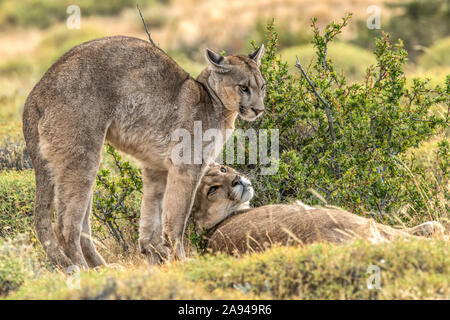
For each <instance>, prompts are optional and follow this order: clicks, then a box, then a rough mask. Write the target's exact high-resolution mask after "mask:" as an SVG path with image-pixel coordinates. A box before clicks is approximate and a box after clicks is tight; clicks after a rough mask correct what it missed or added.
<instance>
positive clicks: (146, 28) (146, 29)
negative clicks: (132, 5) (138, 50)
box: [136, 4, 156, 47]
mask: <svg viewBox="0 0 450 320" xmlns="http://www.w3.org/2000/svg"><path fill="white" fill-rule="evenodd" d="M136 7H137V9H138V11H139V15H140V16H141V19H142V23H143V24H144V27H145V32H147V35H148V40H149V41H150V43H151V44H152V46H154V47H156V44H155V43H154V42H153V40H152V37H151V35H150V31H148V27H147V24H146V23H145V20H144V16H143V15H142V12H141V9H140V8H139V5H138V4H136Z"/></svg>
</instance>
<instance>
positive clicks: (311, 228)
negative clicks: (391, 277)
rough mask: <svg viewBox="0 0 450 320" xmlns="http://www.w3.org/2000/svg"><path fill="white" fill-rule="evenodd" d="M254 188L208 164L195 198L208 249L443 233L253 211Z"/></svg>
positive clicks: (308, 213) (315, 212)
mask: <svg viewBox="0 0 450 320" xmlns="http://www.w3.org/2000/svg"><path fill="white" fill-rule="evenodd" d="M252 197H253V189H252V187H251V185H250V182H249V181H248V179H247V178H246V177H244V176H243V175H241V174H239V173H238V172H236V171H235V170H233V169H232V168H229V167H226V166H220V165H216V164H214V165H210V167H209V168H208V170H207V172H206V174H205V176H204V177H203V180H202V182H201V184H200V186H199V189H198V191H197V194H196V199H195V203H194V207H193V211H192V218H193V221H194V225H195V227H196V230H197V231H199V230H207V232H206V237H207V245H206V247H207V249H210V250H212V251H213V252H217V251H221V252H225V253H229V254H233V253H245V252H247V251H261V250H264V249H265V248H266V247H268V246H270V245H272V244H282V245H294V244H298V243H305V244H306V243H313V242H319V241H329V242H334V243H342V242H346V241H351V240H355V239H359V238H363V239H368V240H370V241H373V242H380V241H389V240H392V239H394V238H396V237H403V238H410V237H414V236H430V235H431V234H433V233H434V232H443V227H442V226H441V225H440V224H439V223H438V222H435V221H430V222H425V223H423V224H421V225H418V226H416V227H413V228H405V229H394V228H392V227H389V226H386V225H383V224H379V223H376V222H375V221H373V220H371V219H367V218H363V217H360V216H357V215H355V214H352V213H349V212H347V211H344V210H341V209H334V208H328V207H327V208H314V207H309V206H307V205H305V204H303V203H301V202H298V203H297V204H295V205H284V204H283V205H267V206H262V207H259V208H250V207H249V201H250V199H251V198H252Z"/></svg>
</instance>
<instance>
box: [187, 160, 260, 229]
mask: <svg viewBox="0 0 450 320" xmlns="http://www.w3.org/2000/svg"><path fill="white" fill-rule="evenodd" d="M252 198H253V188H252V186H251V183H250V181H249V180H248V179H247V177H245V176H244V175H243V174H241V173H239V172H237V171H236V170H234V169H233V168H230V167H227V166H222V165H219V164H215V163H214V164H211V165H209V167H208V169H207V170H206V173H205V175H204V177H203V179H202V181H201V183H200V185H199V187H198V189H197V194H196V196H195V202H194V206H193V208H192V218H193V220H194V221H195V225H196V228H197V229H198V231H200V230H203V229H209V228H212V227H213V226H215V225H216V224H218V223H219V222H220V221H222V220H223V219H225V218H226V217H227V216H229V215H230V214H231V213H233V212H235V211H238V210H242V209H247V208H249V201H250V200H251V199H252Z"/></svg>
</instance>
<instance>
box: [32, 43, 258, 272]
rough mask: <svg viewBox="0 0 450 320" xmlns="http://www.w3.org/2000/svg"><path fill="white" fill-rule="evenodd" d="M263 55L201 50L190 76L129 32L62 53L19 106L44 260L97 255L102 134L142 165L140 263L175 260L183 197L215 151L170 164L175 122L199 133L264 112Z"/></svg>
mask: <svg viewBox="0 0 450 320" xmlns="http://www.w3.org/2000/svg"><path fill="white" fill-rule="evenodd" d="M263 53H264V47H263V46H261V47H260V48H259V49H258V50H256V51H255V52H253V53H251V54H250V55H248V56H227V57H223V56H221V55H219V54H217V53H215V52H213V51H211V50H208V49H207V50H206V58H207V61H208V62H209V66H208V67H207V68H206V69H204V70H203V71H202V72H201V74H200V75H199V76H198V78H197V80H195V79H193V78H191V77H190V76H189V74H188V73H186V72H185V71H184V70H182V69H181V68H180V67H179V66H178V65H177V64H176V62H174V61H173V60H172V59H171V58H170V57H169V56H167V55H166V54H165V53H164V52H163V51H162V50H161V49H159V48H157V47H154V46H152V45H151V44H150V43H148V42H146V41H143V40H140V39H136V38H132V37H124V36H116V37H109V38H102V39H97V40H93V41H89V42H86V43H84V44H81V45H78V46H76V47H74V48H73V49H71V50H70V51H68V52H67V53H65V54H64V55H63V56H62V57H61V58H60V59H59V60H58V61H57V62H56V63H55V64H54V65H53V66H52V67H51V68H50V69H49V70H48V71H47V72H46V73H45V75H44V76H43V78H42V79H41V80H40V81H39V83H38V84H37V85H36V86H35V87H34V89H33V90H32V92H31V93H30V95H29V97H28V99H27V101H26V103H25V108H24V113H23V131H24V135H25V140H26V144H27V148H28V150H29V152H30V155H31V158H32V161H33V165H34V168H35V174H36V200H35V219H36V230H37V233H38V236H39V240H40V241H41V243H42V244H43V246H44V248H45V250H46V252H47V254H48V256H49V257H50V258H51V260H52V261H53V262H55V263H56V264H58V265H60V266H68V265H72V264H75V265H79V266H82V267H88V266H89V267H95V266H98V265H102V264H104V263H105V261H104V260H103V258H102V257H101V256H100V255H99V254H98V252H97V251H96V249H95V247H94V245H93V243H92V241H91V239H90V224H89V215H90V211H91V208H92V188H93V185H94V181H95V177H96V172H97V170H98V167H99V164H100V158H101V151H102V147H103V144H104V142H105V140H106V141H108V142H109V143H111V144H112V145H114V146H115V147H116V148H118V149H119V150H122V151H123V152H126V153H128V154H130V155H132V156H134V157H135V158H136V159H137V160H138V161H139V162H140V163H141V164H142V167H143V179H144V196H143V200H142V208H141V221H140V230H139V231H140V239H139V244H140V247H141V251H142V252H143V253H144V254H146V256H147V258H148V261H149V262H150V263H155V262H159V261H160V259H161V257H166V255H169V257H170V258H174V259H177V258H178V259H182V258H184V249H183V246H182V243H183V242H182V237H183V232H184V229H185V224H186V220H187V218H188V214H189V212H190V210H191V207H192V203H193V196H194V195H195V192H196V189H197V186H198V183H199V181H200V179H201V177H202V175H203V171H204V169H205V165H206V163H207V162H208V161H210V160H211V159H213V158H215V157H216V156H217V155H216V154H213V152H211V154H208V155H207V157H206V159H205V158H204V159H203V162H202V164H179V163H175V162H174V161H172V157H171V153H172V150H173V148H174V146H175V145H176V144H177V143H178V141H173V139H172V134H173V133H174V131H175V130H176V129H180V128H181V129H185V130H187V131H188V132H190V133H191V134H192V133H193V128H194V121H201V124H202V130H203V131H206V130H207V129H209V128H215V129H218V130H221V132H224V131H225V130H227V129H233V128H234V121H235V118H236V116H237V115H238V114H239V115H240V116H241V117H242V118H244V119H246V120H250V121H251V120H254V119H256V117H258V116H259V115H260V114H261V113H262V112H263V110H264V104H263V100H264V94H265V82H264V78H263V77H262V75H261V72H260V68H259V67H260V61H261V57H262V55H263ZM192 141H193V139H192ZM192 147H193V146H192ZM53 204H54V205H55V206H56V217H57V219H56V226H55V228H54V230H53V229H52V225H51V221H52V216H53V213H52V211H53ZM84 235H86V236H84ZM163 239H164V240H163ZM167 247H169V250H168V248H167ZM168 252H169V253H170V254H169V253H168Z"/></svg>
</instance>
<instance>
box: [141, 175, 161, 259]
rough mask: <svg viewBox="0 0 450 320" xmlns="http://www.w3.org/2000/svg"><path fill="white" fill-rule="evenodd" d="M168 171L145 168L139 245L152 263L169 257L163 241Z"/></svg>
mask: <svg viewBox="0 0 450 320" xmlns="http://www.w3.org/2000/svg"><path fill="white" fill-rule="evenodd" d="M166 182H167V171H156V170H151V169H148V168H144V169H143V183H144V195H143V197H142V205H141V220H140V222H139V246H140V248H141V252H142V253H143V254H145V256H146V258H147V261H148V262H149V263H150V264H155V263H160V262H162V261H163V260H164V259H165V258H167V248H166V247H165V246H163V241H162V201H163V197H164V191H165V190H166Z"/></svg>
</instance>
